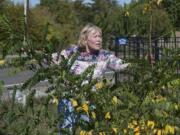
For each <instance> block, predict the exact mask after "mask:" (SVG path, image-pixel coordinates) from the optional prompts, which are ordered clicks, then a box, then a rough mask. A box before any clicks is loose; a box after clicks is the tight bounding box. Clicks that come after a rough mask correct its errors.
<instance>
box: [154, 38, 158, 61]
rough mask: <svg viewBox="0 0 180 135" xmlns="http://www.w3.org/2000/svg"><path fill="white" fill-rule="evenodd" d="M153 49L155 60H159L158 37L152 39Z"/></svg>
mask: <svg viewBox="0 0 180 135" xmlns="http://www.w3.org/2000/svg"><path fill="white" fill-rule="evenodd" d="M154 45H155V46H154V51H155V61H158V60H159V47H158V39H156V38H155V41H154Z"/></svg>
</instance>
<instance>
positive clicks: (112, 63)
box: [108, 54, 129, 71]
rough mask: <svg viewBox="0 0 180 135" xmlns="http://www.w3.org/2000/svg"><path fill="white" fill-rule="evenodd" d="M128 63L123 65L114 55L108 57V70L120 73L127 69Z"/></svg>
mask: <svg viewBox="0 0 180 135" xmlns="http://www.w3.org/2000/svg"><path fill="white" fill-rule="evenodd" d="M128 65H129V63H124V61H123V60H122V59H120V58H117V57H116V56H115V55H114V54H111V55H110V56H109V63H108V68H110V69H112V70H114V71H121V70H124V69H126V68H127V67H128Z"/></svg>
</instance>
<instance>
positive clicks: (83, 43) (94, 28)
mask: <svg viewBox="0 0 180 135" xmlns="http://www.w3.org/2000/svg"><path fill="white" fill-rule="evenodd" d="M92 31H98V32H99V33H100V34H102V30H101V28H99V27H98V26H96V25H93V24H87V25H86V26H85V27H84V28H83V29H82V30H81V32H80V34H79V40H78V44H79V46H80V47H83V48H84V47H85V46H86V40H87V37H88V35H89V33H90V32H92Z"/></svg>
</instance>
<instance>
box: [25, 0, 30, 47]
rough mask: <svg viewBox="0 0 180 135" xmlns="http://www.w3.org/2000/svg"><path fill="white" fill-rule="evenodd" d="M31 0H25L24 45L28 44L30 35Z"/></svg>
mask: <svg viewBox="0 0 180 135" xmlns="http://www.w3.org/2000/svg"><path fill="white" fill-rule="evenodd" d="M28 13H29V0H24V45H26V44H27V37H28V16H29V14H28Z"/></svg>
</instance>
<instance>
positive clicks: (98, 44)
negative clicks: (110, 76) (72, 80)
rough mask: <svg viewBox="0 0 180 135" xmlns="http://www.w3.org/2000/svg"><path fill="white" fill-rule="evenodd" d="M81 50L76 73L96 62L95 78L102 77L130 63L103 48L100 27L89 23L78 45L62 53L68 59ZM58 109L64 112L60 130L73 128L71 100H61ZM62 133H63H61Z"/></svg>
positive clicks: (86, 118)
mask: <svg viewBox="0 0 180 135" xmlns="http://www.w3.org/2000/svg"><path fill="white" fill-rule="evenodd" d="M76 52H79V55H78V56H77V59H76V60H75V62H74V63H73V65H72V67H71V72H72V73H74V74H81V73H83V72H84V71H85V70H86V69H87V68H88V67H89V66H91V65H94V64H96V66H95V69H94V74H93V78H94V79H95V78H96V79H97V78H99V79H100V78H102V77H103V75H104V73H105V72H106V70H107V69H111V70H114V71H120V70H123V69H125V68H126V67H127V66H128V64H127V63H123V61H122V60H121V59H119V58H117V57H116V56H115V55H114V54H112V53H111V52H109V51H106V50H103V49H102V31H101V29H100V28H99V27H97V26H95V25H92V24H88V25H86V26H85V27H84V28H83V29H82V31H81V32H80V35H79V41H78V45H77V46H74V47H71V48H69V49H67V50H63V51H62V52H61V55H63V56H64V57H65V58H66V59H68V58H69V56H70V55H72V54H73V53H76ZM53 62H54V63H55V64H58V63H59V62H60V60H59V58H58V55H57V54H53ZM58 111H59V112H61V113H62V112H63V113H64V122H63V123H60V130H61V129H63V128H69V129H70V130H71V129H72V128H73V125H75V123H76V121H77V116H76V115H74V114H73V111H74V108H73V106H72V104H71V102H70V101H69V100H67V99H63V100H61V101H60V102H59V106H58ZM81 118H82V119H83V120H85V121H89V117H88V116H82V117H81ZM60 134H61V133H60Z"/></svg>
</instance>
